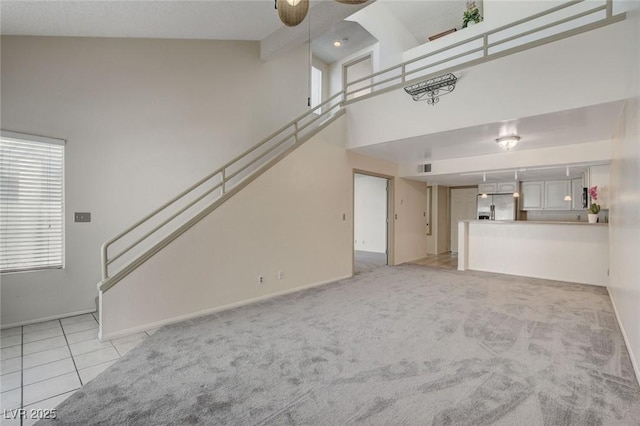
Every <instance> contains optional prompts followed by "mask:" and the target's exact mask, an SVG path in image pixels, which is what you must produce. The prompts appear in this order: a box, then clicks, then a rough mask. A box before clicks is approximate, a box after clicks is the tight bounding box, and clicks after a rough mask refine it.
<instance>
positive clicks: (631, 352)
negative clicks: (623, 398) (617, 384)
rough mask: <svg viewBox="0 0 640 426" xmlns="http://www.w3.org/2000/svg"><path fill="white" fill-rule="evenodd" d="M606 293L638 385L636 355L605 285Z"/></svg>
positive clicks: (639, 381) (639, 373) (638, 370)
mask: <svg viewBox="0 0 640 426" xmlns="http://www.w3.org/2000/svg"><path fill="white" fill-rule="evenodd" d="M607 293H608V294H609V300H611V304H612V305H613V312H615V314H616V320H617V321H618V327H620V331H621V332H622V338H623V339H624V344H625V346H626V347H627V352H629V358H631V365H633V371H634V372H635V373H636V381H637V382H638V385H640V368H638V363H637V362H636V357H635V356H634V355H633V351H632V350H631V345H630V344H629V339H628V338H627V332H626V331H625V330H624V325H622V321H620V315H619V314H618V308H617V307H616V302H615V301H614V300H613V297H612V296H611V292H610V291H609V287H607Z"/></svg>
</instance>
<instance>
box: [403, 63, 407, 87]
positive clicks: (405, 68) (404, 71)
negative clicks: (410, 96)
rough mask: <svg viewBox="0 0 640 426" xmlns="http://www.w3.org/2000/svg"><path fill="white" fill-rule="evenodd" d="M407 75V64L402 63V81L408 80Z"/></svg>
mask: <svg viewBox="0 0 640 426" xmlns="http://www.w3.org/2000/svg"><path fill="white" fill-rule="evenodd" d="M406 77H407V64H402V82H403V83H404V82H405V81H406Z"/></svg>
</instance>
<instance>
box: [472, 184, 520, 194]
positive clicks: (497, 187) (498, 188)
mask: <svg viewBox="0 0 640 426" xmlns="http://www.w3.org/2000/svg"><path fill="white" fill-rule="evenodd" d="M517 188H518V182H516V181H513V182H498V183H481V184H479V185H478V194H513V193H514V192H516V190H517Z"/></svg>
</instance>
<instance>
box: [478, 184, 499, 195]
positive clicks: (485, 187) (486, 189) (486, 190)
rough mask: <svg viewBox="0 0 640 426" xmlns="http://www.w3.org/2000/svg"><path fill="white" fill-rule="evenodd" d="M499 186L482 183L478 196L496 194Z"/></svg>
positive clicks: (479, 186)
mask: <svg viewBox="0 0 640 426" xmlns="http://www.w3.org/2000/svg"><path fill="white" fill-rule="evenodd" d="M497 190H498V185H497V184H495V183H481V184H479V185H478V194H495V193H496V191H497Z"/></svg>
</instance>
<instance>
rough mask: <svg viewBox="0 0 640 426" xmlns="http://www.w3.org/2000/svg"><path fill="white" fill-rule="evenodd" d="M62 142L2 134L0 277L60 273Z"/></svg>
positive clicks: (61, 258) (62, 205)
mask: <svg viewBox="0 0 640 426" xmlns="http://www.w3.org/2000/svg"><path fill="white" fill-rule="evenodd" d="M63 185H64V141H60V140H58V139H49V138H42V137H36V136H33V137H30V136H27V135H20V134H14V133H9V132H2V137H0V272H15V271H28V270H36V269H47V268H62V266H63V242H64V234H63V232H64V214H63V211H64V186H63Z"/></svg>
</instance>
